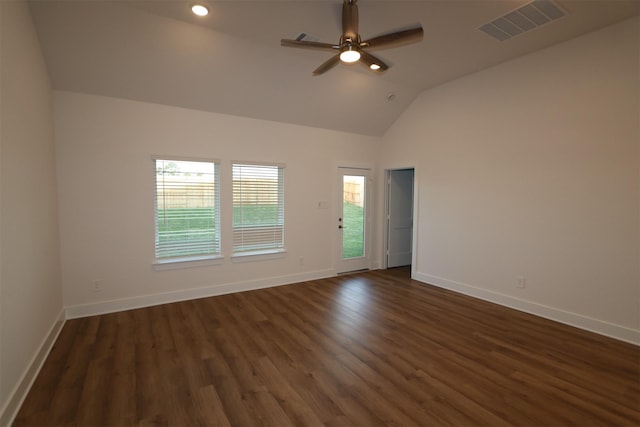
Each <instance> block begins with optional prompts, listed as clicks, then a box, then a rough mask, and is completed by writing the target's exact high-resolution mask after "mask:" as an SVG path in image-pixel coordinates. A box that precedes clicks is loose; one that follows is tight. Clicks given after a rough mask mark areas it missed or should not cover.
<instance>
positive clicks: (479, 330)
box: [15, 268, 640, 427]
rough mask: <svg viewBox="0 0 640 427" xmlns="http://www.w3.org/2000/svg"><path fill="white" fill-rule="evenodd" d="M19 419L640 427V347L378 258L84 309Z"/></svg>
mask: <svg viewBox="0 0 640 427" xmlns="http://www.w3.org/2000/svg"><path fill="white" fill-rule="evenodd" d="M15 425H16V426H31V425H79V426H85V425H86V426H90V425H114V426H129V425H172V426H196V425H197V426H205V425H207V426H229V425H232V426H240V427H250V426H262V425H270V426H278V427H283V426H290V425H294V426H320V425H325V426H350V425H353V426H378V425H391V426H447V425H452V426H504V425H519V426H565V425H575V426H638V425H640V348H639V347H636V346H633V345H629V344H625V343H622V342H619V341H615V340H612V339H608V338H605V337H602V336H599V335H595V334H592V333H589V332H585V331H582V330H579V329H574V328H571V327H568V326H565V325H561V324H558V323H555V322H551V321H548V320H544V319H541V318H537V317H535V316H531V315H527V314H524V313H521V312H517V311H514V310H510V309H507V308H504V307H500V306H497V305H494V304H490V303H486V302H483V301H479V300H476V299H473V298H469V297H466V296H463V295H459V294H456V293H453V292H449V291H445V290H442V289H439V288H435V287H432V286H427V285H424V284H420V283H418V282H414V281H412V280H411V279H410V277H409V272H408V270H407V269H406V268H401V269H392V270H386V271H373V272H366V273H360V274H355V275H348V276H339V277H336V278H331V279H325V280H318V281H313V282H307V283H301V284H296V285H289V286H281V287H277V288H270V289H263V290H258V291H252V292H244V293H238V294H233V295H225V296H218V297H212V298H205V299H200V300H194V301H187V302H180V303H174V304H167V305H162V306H156V307H151V308H145V309H139V310H132V311H127V312H121V313H115V314H108V315H102V316H95V317H89V318H84V319H76V320H69V321H67V323H66V324H65V326H64V328H63V330H62V332H61V334H60V336H59V338H58V340H57V342H56V345H55V347H54V348H53V350H52V352H51V354H50V355H49V357H48V359H47V361H46V363H45V365H44V367H43V368H42V371H41V373H40V375H39V376H38V378H37V380H36V382H35V384H34V386H33V388H32V389H31V391H30V393H29V395H28V397H27V399H26V401H25V402H24V404H23V406H22V408H21V410H20V412H19V414H18V416H17V418H16V421H15Z"/></svg>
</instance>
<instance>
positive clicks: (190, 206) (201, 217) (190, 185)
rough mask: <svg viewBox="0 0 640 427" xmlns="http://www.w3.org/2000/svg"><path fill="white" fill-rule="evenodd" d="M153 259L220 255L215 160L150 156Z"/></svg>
mask: <svg viewBox="0 0 640 427" xmlns="http://www.w3.org/2000/svg"><path fill="white" fill-rule="evenodd" d="M154 166H155V182H156V192H155V225H156V242H155V243H156V259H157V260H159V261H162V260H172V259H176V260H179V259H180V258H187V259H198V258H207V257H212V256H216V255H220V191H219V189H220V186H219V181H220V180H219V167H218V164H217V163H214V162H205V161H184V160H167V159H154Z"/></svg>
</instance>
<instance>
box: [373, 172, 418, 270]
mask: <svg viewBox="0 0 640 427" xmlns="http://www.w3.org/2000/svg"><path fill="white" fill-rule="evenodd" d="M407 169H412V170H413V197H412V205H413V227H412V230H411V277H413V274H414V272H415V269H416V260H417V248H418V245H417V241H418V239H417V237H418V222H417V221H416V218H417V215H418V180H417V179H416V177H417V176H418V171H417V169H416V168H415V167H414V166H405V167H394V168H389V169H385V170H384V215H383V216H382V218H383V220H384V225H383V229H384V232H383V248H382V268H383V269H387V268H389V257H388V254H389V215H390V213H389V211H390V205H389V203H390V196H389V184H390V179H391V172H392V171H398V170H407Z"/></svg>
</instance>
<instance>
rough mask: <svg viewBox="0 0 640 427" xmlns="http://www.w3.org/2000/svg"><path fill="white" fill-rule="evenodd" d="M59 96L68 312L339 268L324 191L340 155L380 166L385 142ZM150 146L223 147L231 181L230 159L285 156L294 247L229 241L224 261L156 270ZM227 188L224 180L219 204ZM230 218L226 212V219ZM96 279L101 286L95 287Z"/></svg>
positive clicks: (220, 153)
mask: <svg viewBox="0 0 640 427" xmlns="http://www.w3.org/2000/svg"><path fill="white" fill-rule="evenodd" d="M54 106H55V108H54V111H55V132H56V134H55V135H56V155H57V165H58V185H59V200H60V227H61V228H60V233H61V254H62V277H63V283H64V285H63V287H64V302H65V305H66V306H67V307H68V308H69V311H68V314H69V315H70V316H72V317H73V316H81V315H85V314H89V313H96V312H101V311H110V310H116V309H121V308H126V307H134V306H140V305H146V304H150V303H158V302H163V301H170V300H175V299H181V298H191V297H198V296H204V295H210V294H216V293H221V292H229V291H235V290H241V289H246V288H252V287H257V286H266V285H273V284H280V283H286V282H295V281H299V280H306V279H309V278H315V277H326V276H327V275H331V274H333V268H334V263H333V256H334V254H335V250H334V246H335V245H334V239H333V231H334V221H333V216H334V212H333V209H332V208H330V209H319V208H318V202H319V201H328V202H330V205H331V206H332V207H333V206H334V205H335V203H334V199H335V191H336V184H335V182H336V180H337V178H336V167H337V166H338V165H339V164H344V165H363V164H364V165H371V166H374V165H375V162H374V160H375V155H376V152H377V150H378V146H379V143H380V139H379V138H372V137H365V136H360V135H354V134H348V133H341V132H333V131H327V130H320V129H315V128H308V127H301V126H293V125H287V124H280V123H274V122H267V121H260V120H253V119H246V118H240V117H234V116H226V115H221V114H215V113H207V112H200V111H194V110H187V109H181V108H176V107H168V106H162V105H157V104H147V103H141V102H134V101H126V100H121V99H114V98H106V97H99V96H93V95H81V94H75V93H68V92H54ZM152 155H163V156H168V157H170V156H180V157H195V158H204V159H208V158H209V159H219V160H221V161H222V163H221V172H222V174H223V186H224V185H225V183H224V177H225V174H227V175H226V176H229V173H230V172H229V171H230V162H231V161H237V160H240V161H265V162H279V163H285V165H286V169H285V233H286V249H287V250H288V253H287V255H286V256H285V257H284V258H279V259H270V260H260V261H250V262H243V263H234V262H232V261H231V260H230V258H229V257H228V255H230V253H229V250H230V248H229V245H228V244H226V246H224V247H223V252H225V255H227V258H226V259H225V261H224V263H223V264H222V265H213V266H204V267H197V268H182V269H176V270H164V271H157V270H154V269H153V268H152V261H153V258H154V225H153V224H154V223H153V215H154V214H153V193H154V191H153V178H154V174H153V168H152V163H151V156H152ZM228 182H229V181H228V180H227V184H228ZM230 196H231V192H230V191H227V192H226V193H224V192H223V194H222V197H223V199H222V206H223V209H224V207H225V206H227V207H230V206H231V204H230V203H231V200H230ZM223 214H224V210H223ZM225 222H226V224H230V223H229V215H227V217H226V219H225V218H224V217H223V229H224V228H225V227H224V223H225ZM223 237H224V236H223ZM223 245H225V242H223ZM300 257H302V258H303V264H304V265H301V263H300ZM94 280H98V281H100V282H101V288H102V290H101V292H99V293H95V292H92V291H91V288H92V282H93V281H94ZM152 295H153V296H152Z"/></svg>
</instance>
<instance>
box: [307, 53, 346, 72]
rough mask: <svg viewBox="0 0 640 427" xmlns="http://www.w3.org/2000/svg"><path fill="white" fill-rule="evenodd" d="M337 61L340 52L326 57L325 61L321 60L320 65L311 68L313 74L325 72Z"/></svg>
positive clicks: (336, 63) (338, 60)
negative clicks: (313, 68)
mask: <svg viewBox="0 0 640 427" xmlns="http://www.w3.org/2000/svg"><path fill="white" fill-rule="evenodd" d="M338 62H340V54H338V55H334V56H332V57H331V58H329V59H327V60H326V61H325V62H323V63H322V65H320V66H319V67H318V68H316V69H315V70H313V75H314V76H319V75H320V74H324V73H326V72H327V71H329V70H330V69H332V68H333V67H335V66H336V65H338Z"/></svg>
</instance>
